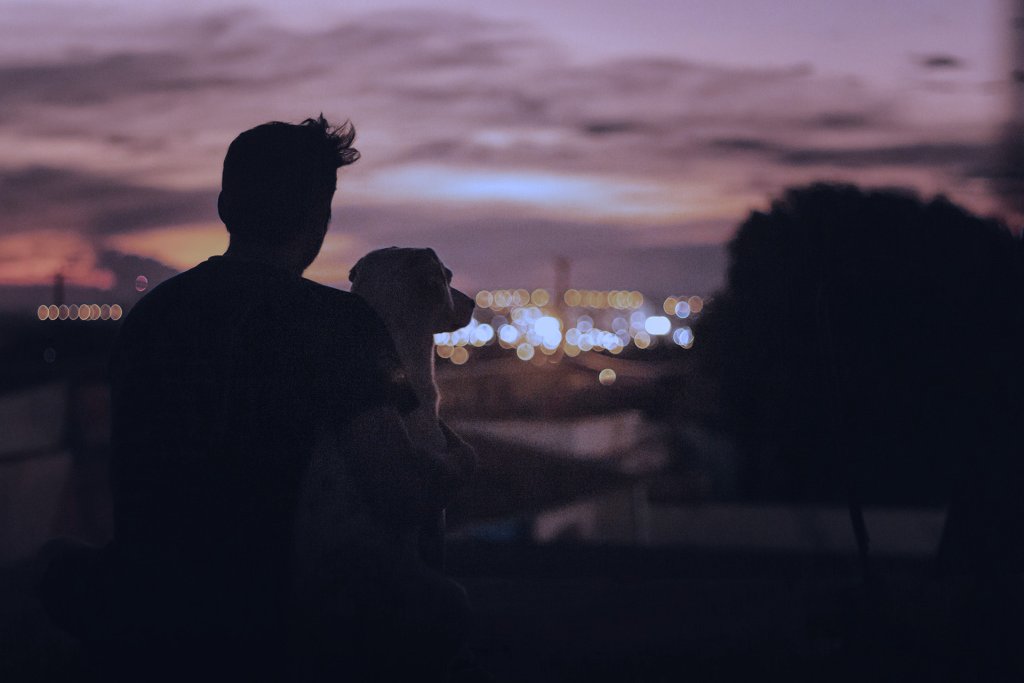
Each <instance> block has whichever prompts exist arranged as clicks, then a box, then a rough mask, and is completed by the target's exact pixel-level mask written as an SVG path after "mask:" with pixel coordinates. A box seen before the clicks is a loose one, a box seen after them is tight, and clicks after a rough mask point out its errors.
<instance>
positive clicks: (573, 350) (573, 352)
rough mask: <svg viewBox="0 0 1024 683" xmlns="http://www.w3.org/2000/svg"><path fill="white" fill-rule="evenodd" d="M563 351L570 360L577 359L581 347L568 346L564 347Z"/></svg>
mask: <svg viewBox="0 0 1024 683" xmlns="http://www.w3.org/2000/svg"><path fill="white" fill-rule="evenodd" d="M562 350H563V351H564V352H565V355H567V356H569V358H575V357H576V356H578V355H580V347H578V346H576V345H575V344H566V345H565V346H563V347H562Z"/></svg>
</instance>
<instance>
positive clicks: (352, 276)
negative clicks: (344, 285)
mask: <svg viewBox="0 0 1024 683" xmlns="http://www.w3.org/2000/svg"><path fill="white" fill-rule="evenodd" d="M357 277H359V263H358V262H357V263H356V264H355V265H354V266H352V268H351V270H349V271H348V281H349V282H355V281H356V278H357Z"/></svg>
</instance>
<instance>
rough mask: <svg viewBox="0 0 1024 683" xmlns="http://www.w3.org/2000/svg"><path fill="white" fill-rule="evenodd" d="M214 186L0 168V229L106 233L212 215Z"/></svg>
mask: <svg viewBox="0 0 1024 683" xmlns="http://www.w3.org/2000/svg"><path fill="white" fill-rule="evenodd" d="M216 198H217V193H216V191H214V190H213V189H205V190H174V189H168V188H161V187H151V186H146V185H139V184H135V183H133V182H130V181H128V180H126V179H120V178H116V177H109V176H101V175H96V174H92V173H88V172H83V171H76V170H72V169H64V168H54V167H50V166H30V167H24V168H6V169H4V168H0V206H3V207H4V217H3V222H2V224H0V225H2V228H0V231H2V232H4V233H12V232H22V231H27V230H73V231H75V232H78V233H81V234H90V235H98V234H110V233H119V232H125V231H132V230H143V229H147V228H151V227H154V226H159V225H173V224H177V223H188V222H194V221H197V220H203V219H213V220H215V219H216Z"/></svg>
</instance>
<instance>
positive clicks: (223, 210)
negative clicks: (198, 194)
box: [217, 192, 228, 225]
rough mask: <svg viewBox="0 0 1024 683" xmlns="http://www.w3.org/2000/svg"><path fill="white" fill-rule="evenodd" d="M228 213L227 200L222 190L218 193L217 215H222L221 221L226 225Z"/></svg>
mask: <svg viewBox="0 0 1024 683" xmlns="http://www.w3.org/2000/svg"><path fill="white" fill-rule="evenodd" d="M227 214H228V208H227V200H226V199H224V193H223V192H221V193H220V194H218V195H217V215H218V216H220V221H221V223H223V224H224V225H227V224H228V219H227Z"/></svg>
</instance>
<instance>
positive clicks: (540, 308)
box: [434, 289, 704, 381]
mask: <svg viewBox="0 0 1024 683" xmlns="http://www.w3.org/2000/svg"><path fill="white" fill-rule="evenodd" d="M475 298H476V304H477V306H478V307H479V308H481V309H489V311H490V313H491V318H490V320H489V321H488V322H484V321H482V320H479V319H477V318H476V317H474V318H473V319H472V320H471V321H470V323H469V325H467V326H465V327H463V328H461V329H458V330H455V331H454V332H443V333H440V334H436V335H434V343H435V345H436V352H437V355H438V356H439V357H440V358H443V359H446V360H449V361H451V362H452V363H454V364H455V365H462V364H464V363H466V362H467V361H468V360H469V353H470V349H471V347H478V348H479V347H483V346H492V345H495V344H496V345H498V346H500V347H501V348H503V349H507V350H509V351H514V352H515V354H516V356H517V357H518V358H519V359H520V360H523V361H530V360H533V359H534V358H538V359H539V358H543V357H545V356H549V357H550V356H554V357H555V359H557V357H560V356H563V355H564V356H569V357H570V358H572V357H575V356H578V355H579V354H581V353H587V352H590V351H599V352H600V351H605V352H608V353H611V354H613V355H618V354H620V353H622V351H623V350H624V349H626V348H627V347H628V346H629V345H630V344H632V345H634V346H635V347H636V348H638V349H647V348H650V347H652V346H654V345H655V344H657V343H659V340H661V339H665V340H671V342H673V343H675V344H676V345H677V346H680V347H682V348H685V349H689V348H691V347H692V346H693V342H694V335H693V330H692V329H691V328H690V327H689V326H688V325H680V326H676V327H674V322H673V321H675V324H678V322H679V320H682V319H687V318H690V317H691V316H693V315H696V314H698V313H700V311H701V310H703V307H704V302H703V300H702V299H701V298H700V297H699V296H690V297H676V296H674V297H669V298H667V299H666V300H665V302H664V304H663V307H662V308H663V310H664V311H665V312H666V313H667V315H648V314H647V313H645V312H644V311H643V310H639V309H642V308H643V306H644V296H643V294H641V293H640V292H636V291H625V290H612V291H610V292H601V291H592V290H575V289H570V290H568V291H566V292H565V295H564V297H563V300H564V302H565V303H566V305H567V306H569V307H570V309H576V310H565V309H564V308H561V307H558V309H557V310H556V307H554V306H552V305H550V304H551V301H552V296H551V294H550V293H549V292H548V291H547V290H544V289H535V290H533V291H532V292H531V291H528V290H526V289H516V290H509V289H499V290H484V291H481V292H478V293H477V295H476V297H475ZM579 309H591V310H589V311H587V310H579ZM608 309H614V310H608ZM630 309H633V310H630ZM618 311H622V313H621V314H617V313H618ZM627 311H629V312H627ZM591 313H593V315H591ZM485 315H486V313H485ZM595 318H596V320H595ZM611 381H614V380H611Z"/></svg>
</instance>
